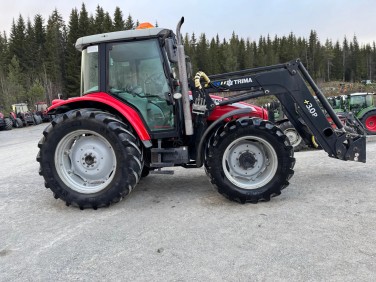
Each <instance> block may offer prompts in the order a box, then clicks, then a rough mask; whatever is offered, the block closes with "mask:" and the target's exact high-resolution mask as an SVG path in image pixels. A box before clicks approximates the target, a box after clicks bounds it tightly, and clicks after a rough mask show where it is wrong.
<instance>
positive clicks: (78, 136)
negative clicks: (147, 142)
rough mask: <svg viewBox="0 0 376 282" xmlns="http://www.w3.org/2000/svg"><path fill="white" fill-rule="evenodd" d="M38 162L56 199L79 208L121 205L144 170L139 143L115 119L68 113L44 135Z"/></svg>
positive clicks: (97, 113) (101, 114)
mask: <svg viewBox="0 0 376 282" xmlns="http://www.w3.org/2000/svg"><path fill="white" fill-rule="evenodd" d="M43 135H44V137H43V138H42V139H41V140H40V142H39V144H38V147H39V148H40V150H39V153H38V156H37V161H38V162H39V163H40V172H39V173H40V175H42V176H43V177H44V179H45V186H46V187H47V188H50V189H51V190H52V191H53V193H54V196H55V198H56V199H57V198H60V199H62V200H63V201H65V202H66V204H67V205H68V206H69V205H73V206H77V207H79V208H80V209H84V208H93V209H97V208H100V207H105V206H109V205H111V204H112V203H116V202H119V201H120V200H121V199H123V198H124V197H125V196H126V195H128V194H129V192H131V190H132V189H133V188H134V187H135V186H136V184H137V183H138V181H139V179H140V177H141V171H142V165H143V162H142V153H141V149H140V142H139V140H138V138H137V137H135V136H134V135H133V133H132V132H131V131H130V130H128V126H127V125H126V124H124V123H123V122H121V121H120V120H118V119H116V117H115V116H113V115H111V114H108V113H105V112H102V111H96V110H88V109H81V110H72V111H69V112H67V113H65V114H63V115H62V116H60V117H59V118H56V119H55V120H54V121H53V122H52V123H51V124H50V125H49V126H48V127H47V128H46V129H45V130H44V132H43Z"/></svg>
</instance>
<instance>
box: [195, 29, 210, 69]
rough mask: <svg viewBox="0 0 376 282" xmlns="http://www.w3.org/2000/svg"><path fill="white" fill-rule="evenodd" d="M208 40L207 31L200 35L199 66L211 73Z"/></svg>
mask: <svg viewBox="0 0 376 282" xmlns="http://www.w3.org/2000/svg"><path fill="white" fill-rule="evenodd" d="M208 49H209V48H208V42H207V40H206V35H205V33H202V34H201V35H200V39H199V41H198V43H197V49H196V51H197V58H196V59H197V61H196V63H197V68H198V69H199V70H202V71H204V72H206V73H210V70H209V56H208Z"/></svg>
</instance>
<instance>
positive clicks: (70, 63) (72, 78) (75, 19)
mask: <svg viewBox="0 0 376 282" xmlns="http://www.w3.org/2000/svg"><path fill="white" fill-rule="evenodd" d="M68 29H69V33H68V37H67V48H66V84H65V87H64V89H65V91H64V92H65V93H66V94H67V96H68V97H74V96H79V94H80V61H81V54H80V52H78V51H77V50H76V48H75V46H74V45H75V43H76V41H77V39H78V38H79V37H80V35H79V15H78V11H77V9H76V8H75V9H73V10H72V12H71V14H70V18H69V23H68Z"/></svg>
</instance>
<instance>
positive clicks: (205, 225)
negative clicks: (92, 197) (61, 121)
mask: <svg viewBox="0 0 376 282" xmlns="http://www.w3.org/2000/svg"><path fill="white" fill-rule="evenodd" d="M45 126H46V124H42V125H38V126H33V127H27V128H22V129H15V130H12V131H1V132H0V160H1V168H2V169H1V170H0V202H1V204H0V281H70V280H81V281H192V280H199V281H375V279H376V205H375V203H376V189H375V188H376V158H375V156H376V142H375V141H371V142H368V143H367V154H368V156H367V158H368V160H367V163H366V164H363V163H354V162H343V161H339V160H335V159H331V158H329V157H327V154H326V153H325V152H323V151H305V152H299V153H296V154H295V157H296V159H297V163H296V166H295V175H294V177H293V178H292V179H291V184H290V186H289V187H288V188H287V189H285V190H284V191H283V192H282V194H281V195H280V196H279V197H276V198H273V199H272V200H271V201H270V202H265V203H259V204H257V205H253V204H245V205H240V204H237V203H233V202H229V201H228V200H226V199H225V198H223V197H222V196H221V195H219V194H218V193H217V192H216V191H215V190H214V189H213V188H212V187H211V185H210V184H209V182H208V178H207V177H206V175H205V172H204V170H203V169H189V170H186V169H182V168H176V169H175V174H174V175H172V176H169V175H165V176H163V175H150V176H148V177H147V178H145V179H143V180H142V181H141V182H140V183H139V185H138V186H137V187H136V189H135V190H134V191H133V192H132V193H131V195H130V196H129V197H128V198H127V199H125V200H123V201H122V202H120V203H118V204H116V205H113V206H111V207H110V208H105V209H100V210H97V211H94V210H84V211H81V210H79V209H77V208H72V207H66V206H65V204H64V203H63V202H62V201H60V200H55V199H54V198H53V195H52V192H51V191H50V190H48V189H45V188H44V182H43V179H42V177H40V176H39V175H38V163H37V162H36V161H35V157H36V155H37V152H38V148H37V143H38V141H39V139H40V137H41V134H42V131H43V129H44V127H45Z"/></svg>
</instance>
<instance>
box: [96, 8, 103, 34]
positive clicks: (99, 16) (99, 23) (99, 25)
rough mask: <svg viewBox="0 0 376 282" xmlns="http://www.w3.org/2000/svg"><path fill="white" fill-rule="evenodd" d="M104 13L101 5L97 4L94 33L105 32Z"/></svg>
mask: <svg viewBox="0 0 376 282" xmlns="http://www.w3.org/2000/svg"><path fill="white" fill-rule="evenodd" d="M104 21H105V13H104V10H103V8H102V7H100V6H99V5H98V6H97V9H96V12H95V19H94V32H95V33H104V32H105V26H104Z"/></svg>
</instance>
